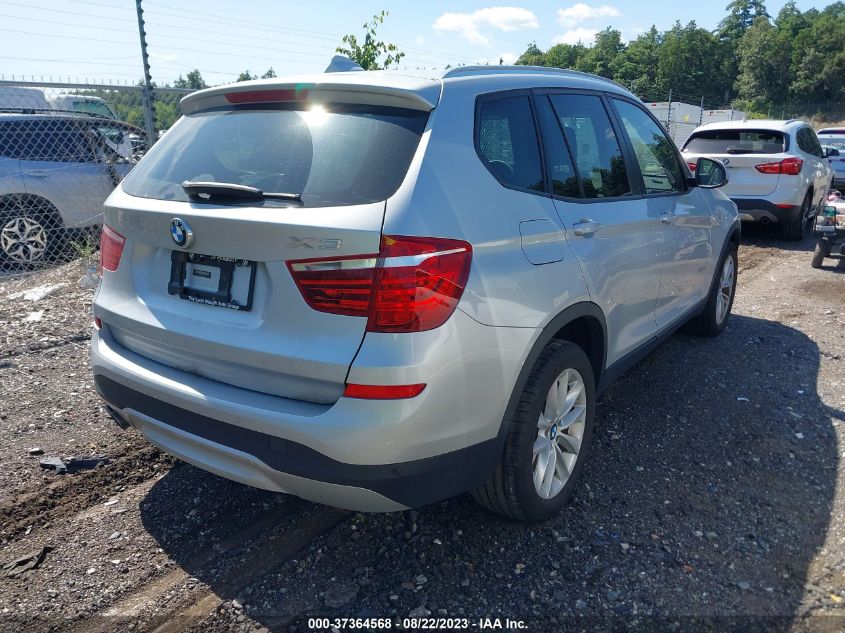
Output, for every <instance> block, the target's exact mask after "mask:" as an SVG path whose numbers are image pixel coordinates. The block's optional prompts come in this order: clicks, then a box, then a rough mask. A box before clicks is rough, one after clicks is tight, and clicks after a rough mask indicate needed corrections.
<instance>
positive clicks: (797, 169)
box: [754, 158, 804, 176]
mask: <svg viewBox="0 0 845 633" xmlns="http://www.w3.org/2000/svg"><path fill="white" fill-rule="evenodd" d="M803 166H804V161H803V160H801V159H800V158H784V159H783V160H782V161H780V162H777V163H763V164H762V165H755V166H754V168H755V169H756V170H757V171H759V172H760V173H761V174H784V175H786V176H797V175H798V174H800V173H801V168H802V167H803Z"/></svg>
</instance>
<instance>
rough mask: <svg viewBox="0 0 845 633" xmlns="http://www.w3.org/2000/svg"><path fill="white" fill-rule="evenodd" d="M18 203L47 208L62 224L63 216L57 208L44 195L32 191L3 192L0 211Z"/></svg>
mask: <svg viewBox="0 0 845 633" xmlns="http://www.w3.org/2000/svg"><path fill="white" fill-rule="evenodd" d="M20 204H27V205H28V207H29V208H40V209H48V210H49V211H50V212H52V213H54V214H55V215H56V217H57V218H59V219H60V220H61V221H62V224H64V218H63V217H62V214H61V212H60V211H59V208H58V207H57V206H56V205H55V204H53V203H52V202H51V201H50V200H48V199H47V198H45V197H44V196H40V195H38V194H34V193H25V192H20V193H6V194H3V195H2V196H0V213H3V212H5V211H8V210H10V209H12V208H14V207H15V206H17V205H20Z"/></svg>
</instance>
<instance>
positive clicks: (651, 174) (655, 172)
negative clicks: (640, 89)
mask: <svg viewBox="0 0 845 633" xmlns="http://www.w3.org/2000/svg"><path fill="white" fill-rule="evenodd" d="M613 103H614V105H615V106H616V110H617V111H618V112H619V118H620V119H621V121H622V125H623V127H624V128H625V133H626V134H627V135H628V139H629V140H630V141H631V146H632V147H633V149H634V155H635V157H636V159H637V163H638V164H639V167H640V173H641V174H642V178H643V187H644V190H645V192H646V193H647V194H649V193H672V192H681V191H685V190H686V185H685V177H684V172H683V170H682V169H681V163H680V161H679V160H678V155H677V153H676V150H675V145H674V143H672V141H670V140H669V138H668V137H667V136H666V134H665V133H664V132H663V130H661V129H660V126H658V125H657V123H655V122H654V120H653V119H652V118H651V117H650V116H649V115H648V114H647V113H646V112H644V111H643V110H642V108H639V107H637V106H635V105H634V104H632V103H630V102H628V101H622V100H621V99H614V100H613Z"/></svg>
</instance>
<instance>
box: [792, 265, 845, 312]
mask: <svg viewBox="0 0 845 633" xmlns="http://www.w3.org/2000/svg"><path fill="white" fill-rule="evenodd" d="M802 288H803V290H804V292H806V293H807V294H810V295H813V296H814V297H815V298H816V299H817V300H818V301H819V302H820V303H823V304H830V305H833V306H845V275H841V274H837V273H835V272H833V271H830V273H829V277H828V278H825V279H811V280H809V281H807V282H806V283H805V284H804V285H803V286H802Z"/></svg>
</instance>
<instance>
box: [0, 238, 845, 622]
mask: <svg viewBox="0 0 845 633" xmlns="http://www.w3.org/2000/svg"><path fill="white" fill-rule="evenodd" d="M747 233H748V235H747V236H746V237H745V242H746V243H745V244H744V245H743V247H742V249H741V251H740V270H741V274H740V282H739V287H738V291H737V299H736V303H735V306H734V316H733V317H732V320H731V322H730V324H729V327H728V329H727V330H726V331H725V332H724V334H723V335H722V336H720V337H719V338H716V339H697V338H692V337H689V336H686V335H684V334H678V335H675V336H673V337H672V338H670V339H669V340H668V341H667V342H666V343H665V344H664V345H663V346H662V347H660V348H659V349H658V350H657V351H656V352H655V353H654V354H652V355H651V356H650V357H649V358H648V359H646V360H645V361H644V362H643V363H641V364H640V365H639V366H638V367H636V368H635V369H633V370H632V371H631V372H629V373H628V374H627V375H626V376H625V377H624V378H623V379H621V380H620V381H619V382H617V383H616V384H615V385H613V386H612V387H611V388H610V389H609V390H608V391H607V393H606V394H605V396H604V397H603V399H602V401H601V402H600V404H599V408H598V415H597V426H596V430H595V434H594V440H593V451H592V454H591V456H590V458H589V461H588V463H587V467H586V469H585V472H584V478H583V479H582V481H581V483H580V485H579V487H578V489H577V490H576V493H575V495H574V496H573V499H572V502H571V503H570V505H569V506H568V507H567V509H566V510H565V511H564V512H563V513H562V514H561V515H560V516H559V517H558V518H557V519H555V520H553V521H550V522H548V523H546V524H543V525H540V526H535V527H533V528H526V527H523V526H519V525H514V524H510V523H507V522H503V521H501V520H499V519H498V518H496V517H494V516H493V515H491V514H489V513H487V512H485V511H484V510H482V509H480V508H479V507H477V506H476V505H474V504H473V503H472V501H471V500H470V499H469V498H468V497H467V496H464V497H459V498H456V499H452V500H450V501H446V502H444V503H440V504H436V505H434V506H430V507H426V508H422V509H420V510H416V511H409V512H403V513H393V514H384V515H365V514H355V513H348V512H343V511H339V510H335V509H332V508H328V507H325V506H319V505H315V504H310V503H307V502H304V501H301V500H297V499H294V498H290V497H286V496H284V495H279V494H271V493H267V492H263V491H259V490H253V489H249V488H246V487H244V486H241V485H238V484H235V483H232V482H229V481H226V480H223V479H220V478H218V477H215V476H213V475H210V474H207V473H204V472H202V471H200V470H197V469H195V468H193V467H191V466H188V465H185V464H181V463H177V462H175V460H172V459H171V458H169V457H166V456H164V455H162V454H160V453H159V452H158V451H157V450H155V449H153V448H151V447H149V446H148V445H147V444H146V443H144V442H143V441H141V440H139V439H138V437H137V434H136V433H135V432H121V431H119V430H118V429H117V428H116V427H115V426H114V425H113V424H112V423H111V422H110V421H109V420H108V419H107V417H106V416H104V415H103V414H102V412H101V410H100V405H99V402H98V401H97V398H96V395H95V393H94V391H93V387H92V384H91V381H90V379H89V373H88V372H89V369H88V358H87V355H88V351H87V337H88V328H89V322H90V314H89V313H90V301H91V295H92V292H91V291H88V290H80V289H79V287H78V286H77V284H76V281H77V279H78V278H79V277H80V276H81V275H82V269H81V267H80V266H79V265H77V264H70V265H67V266H65V267H63V268H60V269H57V270H54V271H51V272H48V273H41V274H39V275H36V276H33V277H31V278H28V279H25V280H13V281H8V280H6V281H0V379H1V380H2V382H0V457H2V462H0V463H2V468H1V469H0V565H2V563H4V562H7V561H11V560H14V559H15V558H17V557H19V556H21V555H23V554H26V553H28V552H29V551H31V550H35V549H38V548H40V547H41V546H42V545H50V546H52V547H53V548H54V549H53V550H52V551H50V552H48V553H47V555H46V557H45V559H44V562H43V563H42V564H41V566H40V567H39V568H38V569H36V570H34V571H32V572H29V574H28V575H27V576H25V577H14V578H7V577H4V576H3V575H0V630H15V631H21V630H25V631H38V630H53V631H65V630H71V631H85V632H90V631H114V630H132V631H153V630H155V631H185V630H190V631H198V632H199V631H254V630H272V631H288V630H290V631H306V630H319V629H312V628H309V622H308V619H309V618H311V617H314V616H324V617H329V618H335V617H372V618H377V617H392V618H395V619H398V620H399V621H400V622H401V619H402V618H404V617H407V616H409V615H410V616H430V617H453V618H464V617H465V618H468V619H469V621H468V624H469V628H470V629H472V630H480V628H481V627H479V626H478V625H479V624H480V623H483V620H482V619H483V618H488V617H489V618H496V617H498V618H501V625H502V627H504V626H505V620H504V619H505V618H510V619H512V620H521V621H522V622H523V623H524V627H525V628H524V629H523V630H531V631H559V630H596V629H599V628H607V629H638V630H653V629H660V630H677V631H686V630H714V631H725V630H743V631H746V630H761V631H762V630H766V631H769V630H783V631H840V630H843V629H845V548H844V547H843V539H845V528H843V525H845V523H843V515H845V497H843V493H842V489H843V487H842V484H843V483H845V466H842V465H840V452H841V450H842V449H840V448H839V445H840V444H841V443H842V441H843V440H845V437H843V433H845V430H843V421H845V414H843V411H845V366H844V365H843V361H842V358H843V355H845V336H843V334H842V333H843V332H845V274H843V273H845V266H828V267H827V268H826V269H824V270H813V269H812V268H810V265H809V261H810V251H811V249H812V245H813V244H812V242H811V241H809V240H808V241H806V242H805V243H802V244H800V245H798V246H786V245H784V244H783V243H781V242H778V241H776V240H775V239H773V237H772V234H771V233H770V232H767V231H763V230H759V229H758V230H748V231H747ZM57 284H65V285H63V286H59V287H58V288H55V289H54V290H53V294H51V295H50V296H48V297H45V298H42V299H36V300H30V299H27V298H26V297H25V296H18V297H16V298H13V299H11V300H9V295H12V296H13V297H15V294H16V293H19V292H22V291H25V290H31V289H33V288H41V289H42V290H43V288H44V287H45V286H56V285H57ZM30 298H31V297H30ZM41 311H43V312H41ZM38 313H41V314H40V316H39V315H38ZM33 314H35V315H36V316H33ZM36 447H40V448H42V449H43V450H44V451H45V452H46V454H47V455H60V456H70V455H77V456H79V455H90V454H102V455H106V456H107V457H108V458H109V459H110V460H111V461H110V462H109V463H108V464H105V465H103V466H100V467H99V468H97V469H96V470H92V471H88V472H82V473H78V474H72V475H64V476H60V475H56V474H54V473H52V472H47V471H42V470H41V469H40V468H39V467H38V459H39V458H38V457H37V456H31V455H30V454H29V450H30V449H31V448H36ZM324 630H326V629H324Z"/></svg>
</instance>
